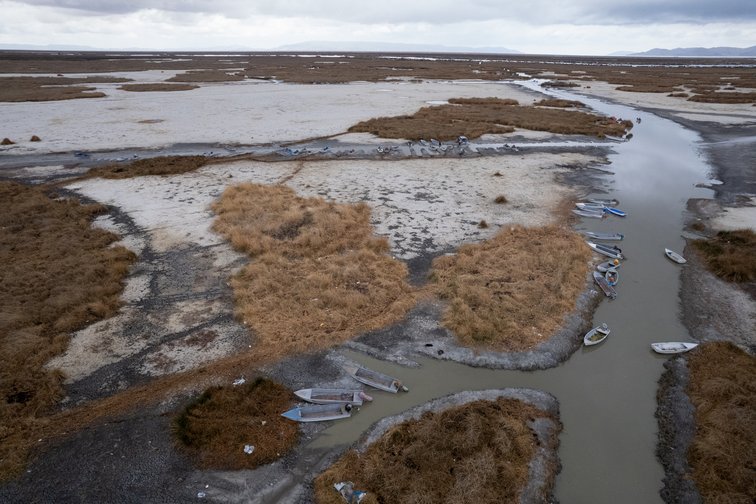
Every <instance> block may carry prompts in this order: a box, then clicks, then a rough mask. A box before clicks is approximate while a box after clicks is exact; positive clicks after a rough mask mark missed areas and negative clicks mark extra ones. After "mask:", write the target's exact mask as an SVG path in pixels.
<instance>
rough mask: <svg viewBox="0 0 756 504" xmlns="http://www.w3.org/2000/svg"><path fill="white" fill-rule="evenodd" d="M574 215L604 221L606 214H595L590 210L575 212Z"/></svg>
mask: <svg viewBox="0 0 756 504" xmlns="http://www.w3.org/2000/svg"><path fill="white" fill-rule="evenodd" d="M572 213H574V214H575V215H578V216H580V217H588V218H589V219H603V218H604V212H595V211H589V210H573V211H572Z"/></svg>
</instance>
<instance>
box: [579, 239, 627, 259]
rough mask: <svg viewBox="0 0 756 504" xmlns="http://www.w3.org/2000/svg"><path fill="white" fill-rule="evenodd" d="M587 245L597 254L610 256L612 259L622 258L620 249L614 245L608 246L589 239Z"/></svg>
mask: <svg viewBox="0 0 756 504" xmlns="http://www.w3.org/2000/svg"><path fill="white" fill-rule="evenodd" d="M586 243H587V244H588V246H589V247H591V248H592V249H593V250H594V251H595V252H598V253H599V254H603V255H605V256H607V257H611V258H612V259H624V257H623V256H622V249H621V248H619V247H615V246H611V247H610V246H609V245H602V244H601V243H593V242H591V241H587V242H586Z"/></svg>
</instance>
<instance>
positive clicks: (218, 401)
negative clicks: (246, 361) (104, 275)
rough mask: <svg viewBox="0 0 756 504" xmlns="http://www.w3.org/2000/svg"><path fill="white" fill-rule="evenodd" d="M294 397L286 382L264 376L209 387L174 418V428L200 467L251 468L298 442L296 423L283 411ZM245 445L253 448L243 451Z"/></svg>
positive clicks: (280, 454) (185, 448) (186, 449)
mask: <svg viewBox="0 0 756 504" xmlns="http://www.w3.org/2000/svg"><path fill="white" fill-rule="evenodd" d="M293 403H294V395H293V394H292V393H291V392H290V391H289V390H288V389H287V388H286V387H284V386H283V385H279V384H278V383H275V382H273V381H270V380H266V379H264V378H257V379H256V380H254V381H252V382H249V383H245V384H243V385H238V386H216V387H211V388H209V389H207V390H206V391H205V392H204V393H203V394H202V395H200V396H199V397H198V398H197V399H195V400H194V401H192V403H191V404H189V405H188V406H187V407H186V408H184V410H183V411H182V412H181V413H180V414H179V415H178V416H177V417H176V418H175V420H174V423H173V425H174V433H175V435H176V438H177V440H178V444H179V446H180V447H181V448H182V449H184V450H185V451H187V452H188V453H189V454H190V455H191V456H192V458H193V460H194V461H195V462H196V464H197V466H198V467H200V468H202V469H220V470H231V471H234V470H239V469H253V468H255V467H257V466H260V465H263V464H267V463H270V462H273V461H274V460H277V459H279V458H280V457H281V456H282V455H284V454H285V453H286V452H288V451H289V450H290V449H291V448H293V447H294V446H295V445H296V444H297V441H298V439H299V429H298V428H297V425H296V424H295V423H294V422H292V421H290V420H287V419H285V418H284V417H282V416H281V413H282V412H284V411H286V410H287V409H289V408H290V407H291V406H292V405H293ZM245 445H252V446H254V451H253V452H252V453H250V454H248V453H245V452H244V447H245Z"/></svg>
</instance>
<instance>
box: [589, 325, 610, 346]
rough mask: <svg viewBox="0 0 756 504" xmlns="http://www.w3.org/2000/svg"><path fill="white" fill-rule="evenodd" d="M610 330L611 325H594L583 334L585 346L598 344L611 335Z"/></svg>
mask: <svg viewBox="0 0 756 504" xmlns="http://www.w3.org/2000/svg"><path fill="white" fill-rule="evenodd" d="M609 332H610V330H609V327H608V326H607V325H606V324H601V325H600V326H598V327H594V328H593V329H591V330H590V331H588V332H587V333H585V336H583V344H584V345H585V346H591V345H598V344H599V343H601V342H602V341H604V340H605V339H606V337H607V336H609Z"/></svg>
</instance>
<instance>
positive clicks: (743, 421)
mask: <svg viewBox="0 0 756 504" xmlns="http://www.w3.org/2000/svg"><path fill="white" fill-rule="evenodd" d="M688 366H689V368H690V383H689V386H688V395H689V397H690V400H691V402H692V403H693V406H694V407H695V419H696V432H695V436H694V438H693V442H692V443H691V446H690V448H689V449H688V462H689V463H690V467H691V470H692V474H693V479H694V480H695V483H696V487H697V488H698V491H699V492H700V493H701V496H702V497H703V500H704V502H727V503H732V504H739V503H742V504H750V503H752V502H753V501H754V498H755V497H756V467H754V453H756V359H755V358H754V357H753V356H752V355H749V354H747V353H745V352H743V351H742V350H740V349H738V348H737V347H736V346H735V345H733V344H732V343H729V342H714V343H706V344H703V345H700V346H699V347H698V348H696V349H695V350H694V351H692V352H690V354H688Z"/></svg>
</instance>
